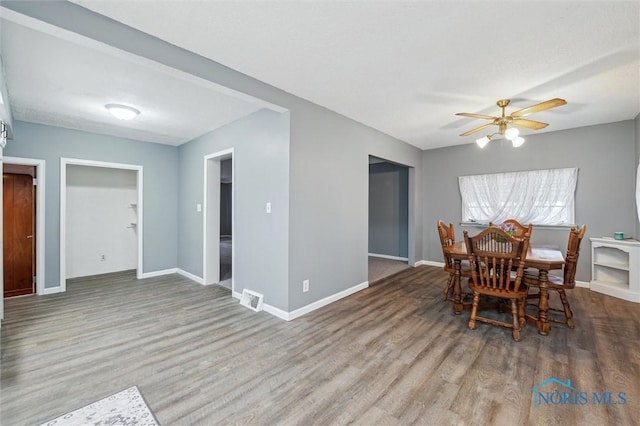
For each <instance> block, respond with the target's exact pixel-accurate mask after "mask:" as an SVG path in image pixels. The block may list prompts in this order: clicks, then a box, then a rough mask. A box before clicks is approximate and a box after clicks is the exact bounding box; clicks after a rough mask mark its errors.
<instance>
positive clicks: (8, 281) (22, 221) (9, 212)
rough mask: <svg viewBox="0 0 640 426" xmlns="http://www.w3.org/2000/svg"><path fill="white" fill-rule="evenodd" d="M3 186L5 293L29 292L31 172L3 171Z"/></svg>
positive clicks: (32, 258) (32, 239)
mask: <svg viewBox="0 0 640 426" xmlns="http://www.w3.org/2000/svg"><path fill="white" fill-rule="evenodd" d="M4 171H7V168H6V167H5V168H4ZM2 186H3V191H4V192H3V215H4V217H3V223H4V224H3V227H4V229H3V238H4V244H3V247H4V297H11V296H19V295H24V294H32V293H34V276H35V226H34V225H35V203H34V201H35V200H34V186H33V176H32V175H30V174H17V173H3V175H2Z"/></svg>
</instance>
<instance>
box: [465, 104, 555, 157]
mask: <svg viewBox="0 0 640 426" xmlns="http://www.w3.org/2000/svg"><path fill="white" fill-rule="evenodd" d="M509 102H510V100H509V99H501V100H499V101H498V102H496V105H498V107H499V108H500V109H501V110H502V111H501V115H500V116H492V115H483V114H469V113H466V112H459V113H457V114H456V115H460V116H463V117H470V118H481V119H483V120H491V123H487V124H483V125H482V126H480V127H476V128H475V129H471V130H469V131H468V132H464V133H463V134H461V135H460V136H468V135H470V134H472V133H475V132H479V131H480V130H484V129H486V128H487V127H490V126H498V131H497V132H496V133H493V134H491V135H487V136H484V137H482V138H480V139H476V143H477V144H478V146H479V147H480V148H484V147H485V146H486V145H487V143H489V141H490V140H491V138H492V137H493V136H495V135H504V137H505V138H507V139H509V140H510V141H511V143H512V145H513V146H514V148H517V147H519V146H521V145H522V144H523V143H524V138H522V137H520V131H519V130H518V129H516V128H515V127H509V126H516V127H524V128H527V129H533V130H540V129H544V128H545V127H547V126H548V124H547V123H542V122H540V121H533V120H528V119H525V118H522V117H524V116H525V115H529V114H533V113H534V112H540V111H544V110H547V109H551V108H556V107H559V106H562V105H565V104H566V103H567V101H565V100H564V99H560V98H553V99H549V100H548V101H544V102H540V103H539V104H536V105H532V106H530V107H527V108H523V109H521V110H518V111H514V112H512V113H511V114H510V115H506V114H505V111H504V109H505V108H506V107H507V105H509Z"/></svg>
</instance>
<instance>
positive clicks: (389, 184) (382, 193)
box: [368, 156, 409, 283]
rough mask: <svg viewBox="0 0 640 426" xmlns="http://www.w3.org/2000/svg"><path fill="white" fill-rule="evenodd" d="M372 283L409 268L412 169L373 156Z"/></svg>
mask: <svg viewBox="0 0 640 426" xmlns="http://www.w3.org/2000/svg"><path fill="white" fill-rule="evenodd" d="M368 250H369V261H368V265H369V277H368V278H369V282H370V283H371V282H375V281H378V280H380V279H382V278H384V277H387V276H389V275H392V274H394V273H396V272H399V271H401V270H403V269H406V268H408V267H409V264H408V261H409V167H407V166H403V165H400V164H396V163H393V162H390V161H387V160H384V159H381V158H377V157H373V156H370V157H369V248H368Z"/></svg>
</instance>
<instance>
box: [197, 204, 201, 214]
mask: <svg viewBox="0 0 640 426" xmlns="http://www.w3.org/2000/svg"><path fill="white" fill-rule="evenodd" d="M196 211H197V212H201V211H202V204H196Z"/></svg>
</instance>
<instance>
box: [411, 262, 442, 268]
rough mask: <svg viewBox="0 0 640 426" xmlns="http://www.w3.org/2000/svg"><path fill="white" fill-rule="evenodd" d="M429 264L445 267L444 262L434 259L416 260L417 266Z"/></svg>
mask: <svg viewBox="0 0 640 426" xmlns="http://www.w3.org/2000/svg"><path fill="white" fill-rule="evenodd" d="M420 265H427V266H438V267H440V268H442V267H444V262H434V261H432V260H419V261H417V262H416V264H415V266H420Z"/></svg>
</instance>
